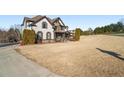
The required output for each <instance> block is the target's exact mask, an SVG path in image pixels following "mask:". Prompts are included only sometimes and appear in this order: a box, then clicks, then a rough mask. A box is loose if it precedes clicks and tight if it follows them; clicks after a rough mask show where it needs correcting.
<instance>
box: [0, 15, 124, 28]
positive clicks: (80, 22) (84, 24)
mask: <svg viewBox="0 0 124 93" xmlns="http://www.w3.org/2000/svg"><path fill="white" fill-rule="evenodd" d="M25 16H27V17H32V16H29V15H0V28H9V27H10V26H12V25H14V24H22V21H23V18H24V17H25ZM49 17H50V18H55V17H60V18H61V19H62V20H63V22H64V23H65V24H66V25H67V26H69V29H70V30H71V29H75V28H77V27H80V28H81V29H83V30H86V29H88V28H89V27H91V28H93V29H94V28H95V27H97V26H104V25H108V24H110V23H116V22H118V21H119V20H120V19H122V18H124V16H122V15H114V16H113V15H50V16H49Z"/></svg>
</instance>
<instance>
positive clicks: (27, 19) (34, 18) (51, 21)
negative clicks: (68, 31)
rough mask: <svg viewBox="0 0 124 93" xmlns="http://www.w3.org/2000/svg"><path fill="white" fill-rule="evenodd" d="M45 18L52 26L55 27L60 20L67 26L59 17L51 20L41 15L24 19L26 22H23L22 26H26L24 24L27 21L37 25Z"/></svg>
mask: <svg viewBox="0 0 124 93" xmlns="http://www.w3.org/2000/svg"><path fill="white" fill-rule="evenodd" d="M44 18H46V19H47V20H48V22H49V23H50V24H51V25H54V22H56V21H57V20H60V21H61V22H62V24H63V25H64V26H65V24H64V23H63V21H62V20H61V19H60V18H59V17H57V18H54V19H51V18H49V17H46V16H41V15H37V16H34V17H32V18H29V17H24V20H23V24H22V25H24V22H25V21H29V22H32V25H35V24H36V23H37V22H39V21H40V20H42V19H44Z"/></svg>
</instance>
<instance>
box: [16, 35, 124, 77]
mask: <svg viewBox="0 0 124 93" xmlns="http://www.w3.org/2000/svg"><path fill="white" fill-rule="evenodd" d="M123 42H124V38H123V37H117V36H107V35H93V36H82V37H81V40H80V41H78V42H66V43H55V44H43V45H28V46H20V47H19V48H18V49H17V51H19V52H20V53H21V54H23V55H24V56H26V57H27V58H29V59H32V60H34V61H35V62H37V63H38V64H40V65H42V66H44V67H46V68H48V69H49V70H51V71H52V72H54V73H57V74H60V75H64V76H124V43H123Z"/></svg>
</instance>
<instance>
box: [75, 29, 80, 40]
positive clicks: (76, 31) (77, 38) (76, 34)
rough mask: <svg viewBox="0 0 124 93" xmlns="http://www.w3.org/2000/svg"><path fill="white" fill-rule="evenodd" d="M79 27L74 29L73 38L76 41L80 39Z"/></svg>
mask: <svg viewBox="0 0 124 93" xmlns="http://www.w3.org/2000/svg"><path fill="white" fill-rule="evenodd" d="M80 32H81V31H80V29H79V28H77V29H76V30H75V40H76V41H79V40H80Z"/></svg>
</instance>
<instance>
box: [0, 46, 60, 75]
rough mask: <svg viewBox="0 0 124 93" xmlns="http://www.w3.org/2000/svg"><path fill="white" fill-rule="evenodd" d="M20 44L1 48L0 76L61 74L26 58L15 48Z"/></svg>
mask: <svg viewBox="0 0 124 93" xmlns="http://www.w3.org/2000/svg"><path fill="white" fill-rule="evenodd" d="M17 47H18V45H13V46H7V47H1V48H0V77H39V76H43V77H54V76H59V75H56V74H54V73H52V72H50V71H49V70H48V69H46V68H44V67H41V66H39V65H38V64H36V63H34V62H32V61H31V60H28V59H26V58H25V57H24V56H22V55H20V54H19V53H17V52H16V51H15V50H14V49H15V48H17Z"/></svg>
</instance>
